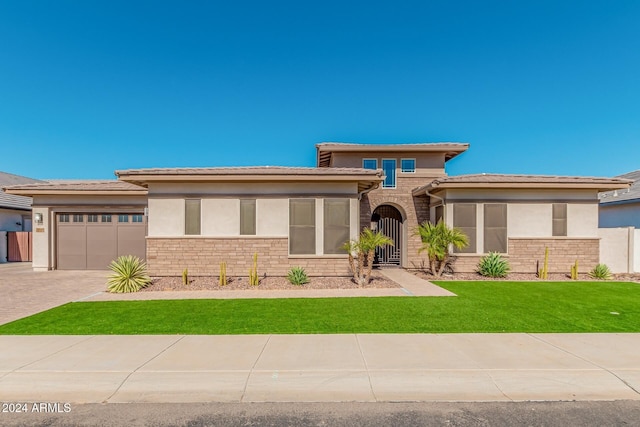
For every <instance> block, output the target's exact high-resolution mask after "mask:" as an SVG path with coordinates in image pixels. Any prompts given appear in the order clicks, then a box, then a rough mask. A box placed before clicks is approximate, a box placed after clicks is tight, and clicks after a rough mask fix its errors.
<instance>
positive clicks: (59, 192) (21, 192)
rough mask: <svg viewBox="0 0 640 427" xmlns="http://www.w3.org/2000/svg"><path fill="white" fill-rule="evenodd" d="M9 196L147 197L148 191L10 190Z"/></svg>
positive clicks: (7, 191)
mask: <svg viewBox="0 0 640 427" xmlns="http://www.w3.org/2000/svg"><path fill="white" fill-rule="evenodd" d="M5 192H6V193H7V194H15V195H17V196H26V197H33V196H71V195H75V196H77V195H83V196H146V195H147V193H148V192H147V190H44V189H40V190H29V189H23V190H21V189H13V190H12V189H8V190H5Z"/></svg>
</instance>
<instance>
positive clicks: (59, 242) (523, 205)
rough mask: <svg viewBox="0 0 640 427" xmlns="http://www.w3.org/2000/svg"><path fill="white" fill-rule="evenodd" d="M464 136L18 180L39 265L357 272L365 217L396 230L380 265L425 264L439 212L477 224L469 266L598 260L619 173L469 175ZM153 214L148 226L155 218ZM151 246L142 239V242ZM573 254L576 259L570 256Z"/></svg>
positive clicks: (466, 256)
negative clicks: (492, 254)
mask: <svg viewBox="0 0 640 427" xmlns="http://www.w3.org/2000/svg"><path fill="white" fill-rule="evenodd" d="M467 148H468V144H462V143H423V144H403V145H365V144H342V143H322V144H318V145H316V150H317V167H315V168H289V167H238V168H176V169H133V170H122V171H117V172H116V175H117V177H118V181H100V182H84V183H83V182H79V183H66V184H62V183H48V184H40V185H23V186H14V187H12V188H10V189H8V190H7V191H8V192H9V193H11V194H19V195H28V196H32V197H33V198H34V213H40V214H42V218H43V223H42V224H39V225H38V229H41V230H42V232H37V233H34V247H35V251H34V261H33V265H34V268H35V269H69V268H76V269H83V268H88V269H93V268H106V267H107V265H108V262H109V261H110V260H111V259H113V258H115V257H116V256H117V255H118V254H122V253H126V252H131V253H135V254H138V255H145V254H146V261H147V263H148V266H149V270H150V273H151V274H152V275H179V274H181V273H182V271H183V270H184V269H185V268H186V269H188V271H189V274H192V275H211V276H215V275H217V273H218V270H219V265H220V263H221V262H226V263H227V271H228V273H229V274H230V275H234V276H246V275H248V272H249V268H250V267H251V261H252V257H253V255H254V254H257V255H258V265H259V269H258V272H259V274H260V275H263V274H268V275H286V273H287V271H288V270H289V269H290V268H291V267H293V266H301V267H304V268H305V269H306V270H307V272H308V273H309V275H312V276H318V275H340V276H342V275H344V276H346V275H349V268H348V260H347V256H346V254H345V253H344V251H343V250H342V249H341V246H342V244H343V243H344V242H345V241H347V240H349V239H354V238H357V236H358V234H359V232H360V231H361V230H362V228H365V227H372V228H375V229H378V230H380V231H382V232H384V233H385V234H387V235H388V236H390V237H391V238H392V239H393V240H394V241H395V243H396V244H395V245H394V246H389V247H384V248H381V249H380V250H379V251H378V252H377V254H376V261H377V262H378V263H379V264H381V265H398V266H401V267H405V268H417V267H420V266H421V265H422V263H423V262H424V255H419V254H418V249H419V248H420V246H421V242H420V239H419V238H418V237H416V236H415V235H414V232H413V231H414V229H415V228H416V226H417V225H418V224H419V223H421V222H424V221H427V220H432V221H437V220H438V219H440V218H442V219H443V220H444V221H446V222H447V223H448V224H449V225H455V226H458V227H461V228H462V229H463V230H464V231H465V232H466V233H468V234H469V235H470V240H471V243H472V244H471V246H470V247H469V248H468V249H466V250H464V253H461V254H459V256H458V257H457V258H458V259H457V261H456V266H455V268H456V269H457V270H458V271H473V270H475V268H476V264H477V261H478V259H479V257H480V256H482V254H484V253H486V252H488V251H489V250H494V251H498V252H502V253H504V254H505V256H507V257H509V259H510V261H511V262H512V266H513V267H514V268H513V270H514V271H526V272H534V271H535V262H536V260H538V259H542V257H543V256H544V248H545V247H549V248H550V251H551V258H552V271H565V270H566V271H568V267H569V265H570V264H571V263H573V262H574V260H575V259H580V260H581V261H582V262H581V264H580V265H581V269H583V270H586V269H588V268H591V267H593V265H595V264H596V263H597V262H598V259H599V257H598V253H599V240H598V237H597V228H598V198H597V194H598V192H599V191H608V190H616V189H618V190H624V189H626V188H627V187H628V185H629V181H627V180H624V179H616V178H611V179H610V178H581V177H544V176H517V175H467V176H458V177H447V176H446V173H445V164H446V162H447V161H448V160H450V159H452V158H454V157H455V156H457V155H459V154H461V153H463V152H464V151H466V150H467ZM147 220H148V223H147ZM145 248H146V249H145ZM565 263H568V264H567V265H566V266H565V265H564V264H565Z"/></svg>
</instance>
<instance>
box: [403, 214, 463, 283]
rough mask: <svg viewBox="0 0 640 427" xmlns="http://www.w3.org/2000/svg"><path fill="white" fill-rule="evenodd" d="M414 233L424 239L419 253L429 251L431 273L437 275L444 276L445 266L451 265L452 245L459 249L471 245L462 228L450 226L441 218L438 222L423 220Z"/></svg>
mask: <svg viewBox="0 0 640 427" xmlns="http://www.w3.org/2000/svg"><path fill="white" fill-rule="evenodd" d="M414 235H416V236H419V237H420V240H422V247H421V248H420V249H419V250H418V253H420V252H422V251H426V252H427V257H428V258H429V269H430V270H431V274H433V275H434V276H437V277H440V276H442V273H443V272H444V270H445V268H446V267H447V266H448V265H449V262H450V258H451V255H450V254H449V247H450V246H454V247H456V248H458V249H462V248H466V247H467V246H469V237H468V236H467V235H466V234H464V232H463V231H462V230H461V229H459V228H457V227H453V228H450V227H449V226H448V225H447V224H445V223H444V221H442V220H439V221H438V223H437V224H434V223H432V222H429V221H425V222H423V223H422V224H420V225H419V226H418V227H417V228H416V229H415V230H414Z"/></svg>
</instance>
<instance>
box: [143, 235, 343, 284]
mask: <svg viewBox="0 0 640 427" xmlns="http://www.w3.org/2000/svg"><path fill="white" fill-rule="evenodd" d="M254 253H257V254H258V275H260V276H262V275H263V274H265V273H266V274H267V275H268V276H286V275H287V272H288V271H289V269H290V268H291V267H295V266H298V267H303V268H304V269H305V270H306V272H307V274H308V275H309V276H350V275H351V274H350V270H349V261H348V259H347V257H346V256H340V255H325V256H314V255H310V256H309V257H301V256H300V255H295V256H292V257H290V256H289V255H288V253H289V248H288V239H287V238H286V237H284V238H240V237H238V238H214V237H212V238H206V237H197V238H192V237H179V238H162V237H148V238H147V266H148V269H149V274H150V275H152V276H180V275H181V274H182V271H183V270H184V269H185V268H188V269H189V274H190V275H192V276H214V277H217V276H218V273H219V271H220V263H221V262H222V261H226V263H227V274H228V275H229V276H248V274H249V269H250V268H251V266H252V265H253V254H254Z"/></svg>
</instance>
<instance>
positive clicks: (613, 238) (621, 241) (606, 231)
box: [598, 227, 635, 273]
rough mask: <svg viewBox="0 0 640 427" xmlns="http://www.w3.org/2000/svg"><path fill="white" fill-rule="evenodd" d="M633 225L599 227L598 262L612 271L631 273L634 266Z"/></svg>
mask: <svg viewBox="0 0 640 427" xmlns="http://www.w3.org/2000/svg"><path fill="white" fill-rule="evenodd" d="M634 234H635V230H634V228H633V227H621V228H600V229H598V236H599V237H600V262H601V263H602V264H606V265H607V266H608V267H609V269H610V270H611V272H612V273H631V272H633V271H632V270H633V268H634V240H633V239H634Z"/></svg>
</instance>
